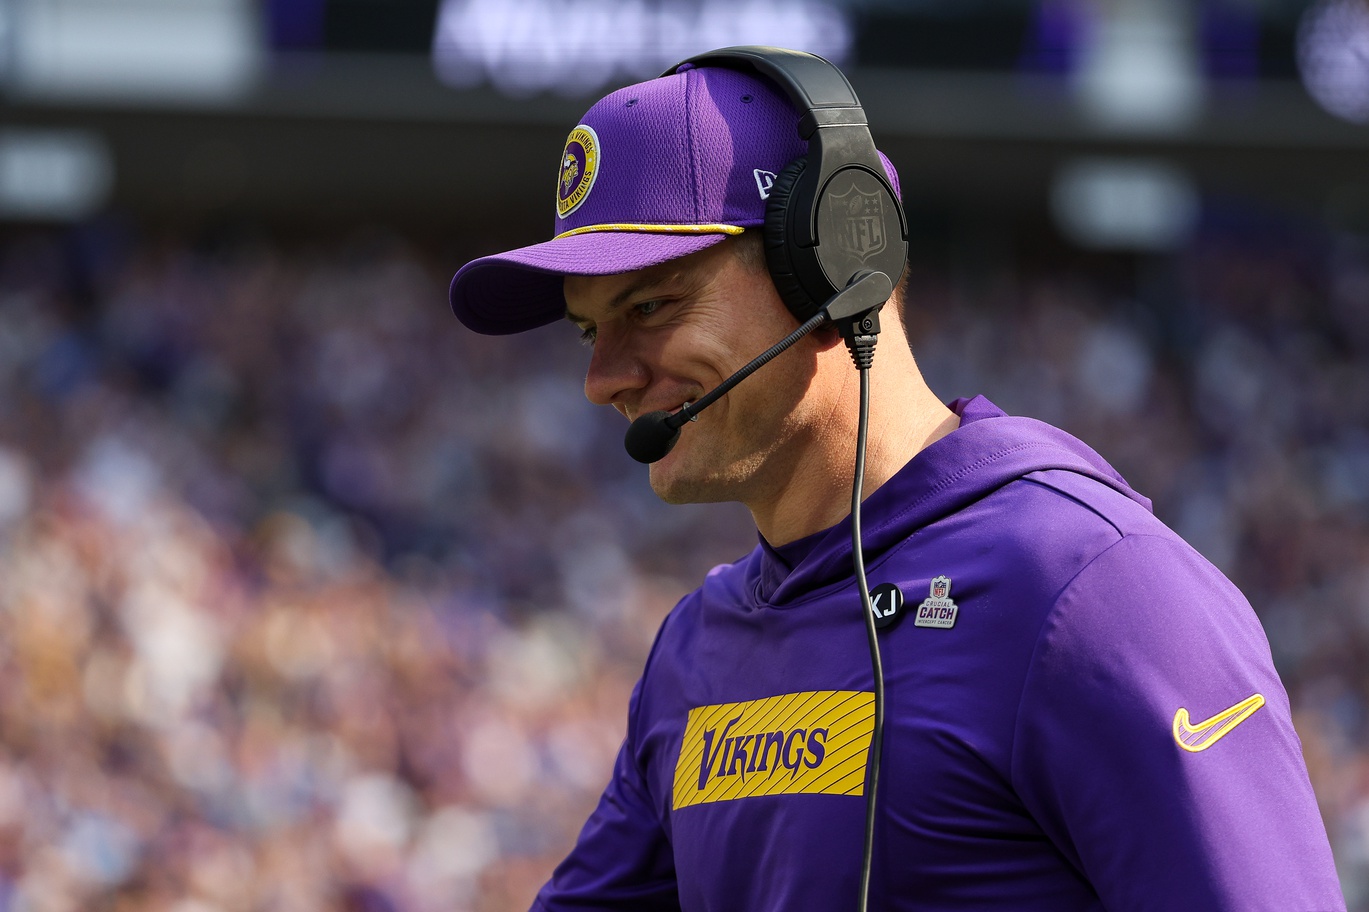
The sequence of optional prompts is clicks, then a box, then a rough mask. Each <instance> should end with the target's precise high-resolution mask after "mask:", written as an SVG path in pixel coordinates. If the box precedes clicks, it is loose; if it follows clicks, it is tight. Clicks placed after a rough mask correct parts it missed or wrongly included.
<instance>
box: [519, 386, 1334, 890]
mask: <svg viewBox="0 0 1369 912" xmlns="http://www.w3.org/2000/svg"><path fill="white" fill-rule="evenodd" d="M954 408H955V409H956V411H957V412H958V413H960V415H961V427H960V428H959V429H958V430H957V431H955V432H954V433H952V434H950V435H948V436H947V437H945V438H943V439H942V440H940V441H938V442H937V443H935V444H933V445H931V446H930V447H928V448H927V449H925V450H923V451H922V452H921V453H919V454H918V455H917V457H915V458H914V459H913V460H912V461H911V462H909V463H908V465H907V466H905V467H904V468H903V469H902V470H901V471H900V472H899V473H898V474H897V475H896V476H894V478H892V479H891V480H890V481H888V482H887V483H886V484H884V485H883V486H882V487H880V488H879V489H878V490H877V491H875V492H874V493H873V494H872V495H870V496H869V497H868V498H867V499H866V501H865V504H864V507H863V525H864V532H865V538H864V548H865V560H866V566H867V576H868V580H869V583H870V586H871V588H872V590H875V591H876V592H879V591H881V590H880V586H881V585H882V584H891V585H892V586H896V587H897V588H898V590H899V591H900V592H901V593H902V596H903V598H904V600H905V601H904V604H903V607H902V610H901V611H900V612H898V613H897V614H896V615H895V616H894V618H895V619H894V622H893V623H891V624H889V625H888V626H885V627H883V628H881V630H880V633H879V636H880V646H881V650H882V655H883V664H884V671H885V680H886V725H885V732H884V742H883V743H884V757H883V764H882V767H883V768H882V770H881V779H880V789H879V794H878V808H877V824H876V826H877V829H876V835H875V857H874V870H873V878H872V885H871V908H873V909H879V910H933V909H936V910H942V909H945V910H951V909H953V910H972V909H998V910H1012V912H1031V910H1043V912H1044V910H1050V912H1075V910H1080V912H1082V910H1103V909H1106V910H1112V912H1118V910H1132V909H1138V910H1139V909H1150V910H1165V912H1172V910H1187V909H1193V910H1204V912H1212V910H1223V909H1232V910H1234V909H1239V910H1242V912H1245V910H1260V909H1267V910H1271V912H1296V910H1305V912H1332V910H1342V909H1344V908H1345V902H1344V899H1343V897H1342V895H1341V892H1340V888H1339V884H1338V882H1337V879H1336V874H1335V869H1334V867H1333V864H1332V859H1331V851H1330V848H1329V846H1328V843H1327V839H1326V832H1325V829H1324V827H1323V824H1322V821H1321V818H1320V815H1319V813H1318V810H1317V805H1316V800H1315V798H1314V796H1313V793H1312V788H1311V785H1310V783H1309V781H1308V778H1307V771H1306V768H1305V766H1304V763H1303V759H1302V751H1301V745H1300V742H1299V740H1298V736H1297V734H1296V733H1295V732H1294V731H1293V725H1292V721H1291V718H1290V713H1289V706H1288V697H1287V695H1286V694H1285V693H1284V690H1283V687H1282V685H1281V684H1280V682H1279V679H1278V675H1277V674H1276V673H1275V670H1274V666H1273V663H1272V661H1271V659H1270V654H1269V646H1268V643H1267V641H1266V640H1265V637H1264V633H1263V631H1262V630H1261V628H1260V624H1259V621H1258V620H1257V619H1256V617H1255V614H1254V612H1253V611H1252V610H1251V608H1250V606H1249V604H1248V603H1247V602H1246V600H1245V599H1244V598H1243V597H1242V596H1241V594H1240V592H1238V591H1237V590H1236V588H1235V587H1234V586H1232V584H1231V583H1230V582H1229V581H1227V580H1226V578H1225V577H1223V576H1222V574H1221V573H1220V572H1218V571H1217V570H1216V569H1215V568H1214V567H1213V566H1212V565H1211V564H1209V563H1208V562H1207V561H1206V560H1204V559H1203V558H1202V557H1201V556H1200V555H1199V554H1198V553H1197V552H1195V551H1194V550H1193V549H1192V548H1191V547H1189V546H1188V545H1187V544H1185V543H1184V542H1183V541H1182V540H1181V539H1180V538H1179V537H1178V536H1177V535H1175V534H1174V532H1172V531H1171V530H1170V529H1168V528H1167V527H1166V526H1165V525H1163V524H1162V523H1161V522H1160V521H1159V520H1157V519H1156V518H1155V517H1154V516H1153V515H1152V514H1151V512H1150V503H1149V501H1148V500H1146V498H1144V497H1141V496H1140V495H1138V494H1137V493H1135V492H1134V491H1132V490H1131V489H1130V488H1129V487H1128V486H1127V484H1126V482H1125V481H1124V480H1123V479H1122V478H1121V476H1119V475H1118V474H1117V473H1116V472H1115V471H1114V470H1113V469H1112V468H1111V467H1109V466H1108V465H1107V464H1106V463H1105V462H1104V461H1103V460H1102V459H1101V458H1100V457H1099V456H1098V455H1097V454H1096V453H1094V452H1093V451H1092V450H1091V449H1089V448H1088V447H1087V446H1085V445H1084V444H1082V443H1080V442H1079V441H1078V440H1075V439H1074V438H1073V437H1070V436H1069V435H1068V434H1065V433H1064V432H1062V431H1059V430H1057V429H1055V428H1052V427H1050V426H1048V425H1044V424H1042V423H1040V422H1037V421H1033V420H1030V419H1025V418H1010V417H1007V416H1005V415H1003V413H1002V412H1000V411H999V410H998V409H997V408H995V407H994V406H993V405H992V404H991V403H989V402H988V401H987V400H985V399H983V398H982V397H981V398H977V399H974V400H970V401H967V400H960V401H958V402H956V403H955V404H954ZM850 552H851V549H850V532H849V525H848V524H847V523H845V522H843V523H839V524H837V525H836V526H833V527H832V528H830V529H827V530H825V531H823V532H819V533H817V534H815V535H812V536H809V537H808V538H806V539H803V540H801V541H798V542H794V543H792V544H790V545H787V546H785V547H782V548H772V547H770V546H769V545H768V544H766V543H765V542H764V541H762V542H761V544H760V545H759V546H758V547H757V548H756V549H755V550H754V551H752V552H751V554H749V555H748V556H747V557H745V558H744V559H742V560H740V561H738V562H737V563H735V564H731V565H728V566H724V567H719V568H716V569H715V570H713V571H712V572H711V573H710V574H709V575H708V577H707V579H706V580H705V581H704V584H703V586H702V587H701V588H700V589H698V590H696V591H695V592H693V593H691V594H690V595H689V596H688V597H686V598H685V599H684V600H683V601H681V602H680V604H679V605H678V606H677V607H676V608H675V610H674V611H673V612H671V614H670V616H669V617H668V618H667V619H666V621H665V623H664V624H663V625H662V626H661V630H660V632H659V634H658V636H657V640H656V644H655V646H654V647H653V649H652V653H651V656H650V658H649V659H648V660H647V665H646V670H645V672H644V673H643V675H642V679H641V681H640V682H639V683H638V686H637V688H636V690H635V691H634V693H633V697H632V701H631V705H630V708H629V719H628V733H627V739H626V741H625V742H624V745H623V749H622V751H621V753H620V754H619V757H618V762H617V765H616V767H615V769H614V775H613V780H612V781H611V782H610V784H609V786H608V788H607V790H606V791H605V793H604V796H603V799H602V800H601V802H600V804H599V807H598V808H597V809H596V810H595V812H594V814H593V815H592V816H591V817H590V819H589V821H588V823H587V824H586V825H585V828H584V830H583V831H582V832H581V834H580V838H579V841H578V842H577V844H576V846H575V848H574V850H573V851H572V852H571V854H570V856H569V857H568V858H567V859H566V860H565V861H564V862H563V863H562V864H561V865H560V867H558V868H557V870H556V873H555V875H554V876H553V878H552V880H551V882H550V883H548V884H547V885H546V887H544V888H543V890H542V892H541V894H540V895H539V896H538V899H537V901H536V902H535V903H534V906H533V908H534V909H535V910H545V912H559V910H564V909H600V910H609V909H624V910H626V909H632V910H657V909H685V910H724V909H735V910H739V912H762V910H796V909H800V910H824V912H826V910H843V909H851V908H854V907H855V904H856V899H857V890H858V877H859V867H860V858H861V846H862V831H863V825H864V813H865V799H864V797H863V796H864V779H865V761H866V753H867V751H868V748H869V743H870V737H871V730H872V718H873V715H872V714H873V710H872V703H873V698H872V695H871V693H872V687H873V684H872V680H873V679H872V672H871V667H870V657H869V652H868V648H867V645H866V636H865V629H864V625H863V622H862V620H861V617H860V611H861V610H862V609H861V606H860V601H859V599H858V597H857V596H856V594H855V591H854V590H855V582H854V578H853V573H852V569H851V553H850ZM884 591H885V593H886V594H885V595H883V596H881V601H880V603H879V605H878V606H877V608H878V609H879V610H881V611H885V610H888V606H889V605H891V604H892V603H893V602H892V600H891V599H892V597H891V596H890V595H888V594H887V591H888V590H887V589H886V590H884Z"/></svg>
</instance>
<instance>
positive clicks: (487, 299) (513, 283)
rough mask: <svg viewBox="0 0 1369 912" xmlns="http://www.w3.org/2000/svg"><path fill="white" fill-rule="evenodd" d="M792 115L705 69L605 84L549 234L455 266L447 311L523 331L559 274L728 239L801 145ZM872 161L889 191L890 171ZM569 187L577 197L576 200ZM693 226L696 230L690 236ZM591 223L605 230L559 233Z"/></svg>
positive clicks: (545, 308)
mask: <svg viewBox="0 0 1369 912" xmlns="http://www.w3.org/2000/svg"><path fill="white" fill-rule="evenodd" d="M798 120H799V115H798V113H797V112H796V111H795V110H794V109H793V108H792V107H791V106H790V104H789V101H788V100H787V98H785V97H784V95H783V94H782V93H781V92H780V91H778V90H777V89H775V88H774V87H772V86H771V85H770V83H768V82H767V81H765V80H763V79H760V78H757V77H753V76H749V75H746V74H743V73H739V72H735V71H732V70H727V69H719V68H715V67H705V68H693V69H688V70H686V71H684V72H682V73H676V74H674V75H671V76H664V77H661V78H659V79H653V80H650V81H648V82H644V83H640V84H638V85H633V86H628V87H626V88H623V89H619V90H618V91H616V92H613V93H612V94H610V95H608V96H606V97H605V98H603V99H601V100H600V101H599V102H597V103H596V104H595V105H594V106H593V107H591V108H590V109H589V111H588V112H587V113H586V114H585V116H584V118H583V119H582V120H581V121H580V123H579V124H578V125H577V127H576V129H575V130H573V131H572V132H571V136H570V138H569V139H568V141H567V146H566V150H565V152H564V153H563V157H562V162H561V164H562V168H561V172H560V175H559V176H558V182H557V187H556V191H555V193H554V194H551V196H552V197H554V199H555V201H556V202H557V203H558V204H559V205H558V206H557V207H556V215H555V224H554V228H553V231H552V235H553V238H554V239H553V240H550V241H547V242H544V243H541V244H534V245H532V246H529V247H523V248H520V249H517V250H513V251H509V252H508V253H502V254H497V255H494V256H488V257H483V258H481V259H478V260H474V261H472V262H470V263H467V264H466V265H465V266H463V267H461V269H460V270H459V271H458V272H457V273H456V275H455V277H453V279H452V284H451V290H450V299H451V305H452V310H453V311H454V312H455V313H456V315H457V317H459V318H460V319H461V321H462V322H463V323H464V324H466V326H468V327H469V328H471V329H473V330H475V331H476V332H481V333H487V334H493V335H499V334H505V333H514V332H521V331H523V330H526V329H532V328H534V327H537V326H541V325H544V324H546V323H551V322H553V321H555V320H559V319H560V318H561V317H562V316H563V315H564V313H565V299H564V298H563V297H562V294H561V280H562V278H563V277H564V276H566V275H607V274H611V273H621V272H630V271H632V270H636V269H642V268H644V267H647V266H653V265H656V264H658V263H664V262H666V261H667V260H672V259H675V258H677V257H682V256H686V255H688V254H691V253H695V252H697V251H699V250H702V249H704V248H705V247H708V246H710V245H712V244H716V243H718V242H719V241H721V240H723V239H724V238H725V237H727V236H728V234H727V232H725V231H723V230H722V228H721V227H719V226H729V227H730V228H733V229H748V228H756V227H758V226H760V225H762V224H763V223H764V221H765V204H766V199H767V197H768V195H769V186H768V185H767V184H766V183H765V181H766V180H768V179H773V175H775V174H778V173H779V172H780V171H782V170H783V169H784V167H785V166H786V165H788V164H789V163H790V162H791V161H793V160H794V159H796V158H799V157H800V156H802V155H803V154H804V153H805V152H806V151H807V146H808V144H807V143H806V142H803V141H802V140H800V139H799V136H798ZM585 128H587V129H588V131H589V134H590V135H591V136H592V137H593V138H594V139H595V140H597V141H596V142H594V145H595V149H596V151H595V153H594V154H593V155H590V154H589V153H587V151H586V149H585V142H584V141H583V140H582V139H577V136H581V135H583V134H580V131H581V130H582V129H585ZM591 159H593V162H591ZM881 159H882V160H883V161H884V166H885V169H886V171H887V172H888V175H889V178H890V180H891V181H892V182H893V185H894V190H895V192H897V191H898V175H897V173H896V172H895V171H894V168H893V165H892V164H890V163H889V160H888V159H887V158H884V157H883V155H882V154H881ZM591 164H592V165H593V179H592V180H589V179H588V177H587V175H588V174H589V173H590V169H591ZM757 172H760V175H759V176H758V173H757ZM766 175H770V178H767V177H766ZM577 191H581V192H582V196H583V198H582V199H579V201H578V203H574V201H575V198H576V196H575V194H576V192H577ZM573 203H574V204H573ZM572 204H573V205H572ZM563 208H564V209H565V210H567V211H565V212H564V214H563V212H562V209H563ZM614 226H618V227H614ZM622 226H639V227H622ZM640 226H650V227H652V228H654V229H656V230H652V231H648V230H645V229H644V228H642V227H640ZM693 226H701V227H702V229H703V231H704V233H702V234H698V233H688V229H689V228H691V227H693ZM600 227H604V228H607V229H608V230H602V231H601V230H596V231H594V232H592V233H587V234H576V235H570V236H563V235H565V234H566V233H567V232H573V231H579V230H583V229H586V228H600ZM671 228H673V229H676V230H675V231H673V232H672V231H668V230H666V229H671ZM680 229H684V230H680Z"/></svg>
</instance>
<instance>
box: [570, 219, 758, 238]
mask: <svg viewBox="0 0 1369 912" xmlns="http://www.w3.org/2000/svg"><path fill="white" fill-rule="evenodd" d="M745 230H746V229H745V228H742V227H740V226H738V225H638V224H633V223H631V222H612V223H609V224H605V225H586V226H584V227H583V228H572V229H571V230H570V231H562V232H561V233H560V234H558V235H557V236H556V237H554V238H552V240H553V241H559V240H561V238H567V237H573V236H574V235H577V234H593V233H594V232H597V231H628V232H633V233H636V234H741V233H742V232H743V231H745Z"/></svg>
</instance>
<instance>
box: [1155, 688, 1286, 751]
mask: <svg viewBox="0 0 1369 912" xmlns="http://www.w3.org/2000/svg"><path fill="white" fill-rule="evenodd" d="M1263 705H1264V695H1263V694H1255V695H1254V696H1250V697H1246V698H1245V699H1244V700H1242V701H1241V702H1239V703H1237V704H1236V705H1235V706H1233V707H1231V708H1230V709H1224V710H1222V711H1221V712H1219V713H1217V715H1215V716H1213V717H1212V718H1211V719H1204V720H1203V721H1201V722H1199V723H1198V724H1197V725H1190V724H1189V723H1188V710H1187V709H1184V708H1183V707H1182V706H1181V707H1179V711H1178V712H1176V713H1175V714H1174V740H1175V741H1176V742H1177V743H1178V745H1179V746H1180V747H1182V748H1183V749H1184V750H1186V751H1192V752H1193V753H1195V754H1196V753H1197V752H1198V751H1203V750H1207V749H1208V748H1209V747H1211V746H1212V745H1214V744H1216V743H1217V742H1218V741H1220V740H1221V739H1222V738H1223V737H1225V736H1226V735H1227V734H1229V733H1230V732H1231V730H1232V729H1234V728H1235V727H1236V726H1237V725H1240V724H1241V723H1242V722H1244V721H1245V720H1246V719H1249V718H1250V717H1251V716H1252V715H1254V713H1255V710H1257V709H1259V708H1260V707H1261V706H1263Z"/></svg>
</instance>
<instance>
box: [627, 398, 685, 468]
mask: <svg viewBox="0 0 1369 912" xmlns="http://www.w3.org/2000/svg"><path fill="white" fill-rule="evenodd" d="M669 417H670V413H669V412H664V411H656V412H647V413H646V414H645V415H641V416H639V417H638V418H637V420H636V421H634V422H632V424H630V425H628V429H627V436H625V437H624V438H623V446H624V447H626V448H627V454H628V455H629V456H631V457H632V458H633V459H635V460H637V461H638V462H645V463H647V464H650V463H653V462H659V461H660V460H662V459H665V457H666V454H667V453H669V452H670V451H671V450H672V449H673V448H674V447H675V441H677V440H679V439H680V429H679V428H678V427H671V425H670V424H669V423H668V422H667V421H666V419H667V418H669Z"/></svg>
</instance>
